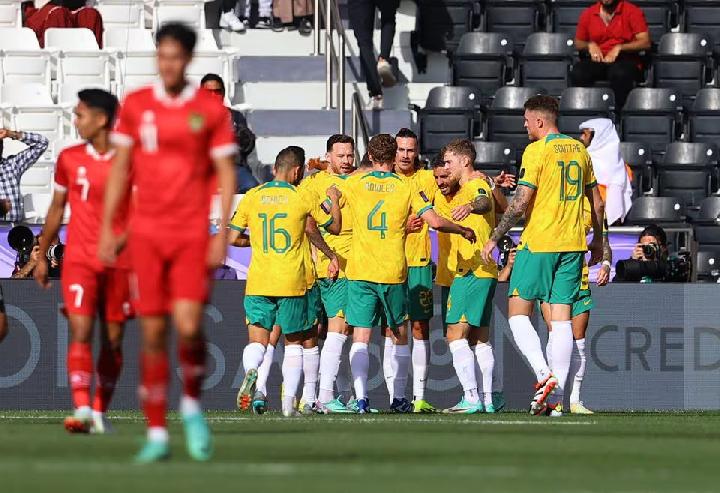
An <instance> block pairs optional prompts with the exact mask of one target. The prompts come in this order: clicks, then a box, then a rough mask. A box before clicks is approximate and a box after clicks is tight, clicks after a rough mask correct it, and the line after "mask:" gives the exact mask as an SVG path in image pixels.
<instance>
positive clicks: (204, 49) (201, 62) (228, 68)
mask: <svg viewBox="0 0 720 493" xmlns="http://www.w3.org/2000/svg"><path fill="white" fill-rule="evenodd" d="M208 73H212V74H218V75H220V77H222V78H223V80H224V81H225V85H226V87H227V97H228V99H229V100H230V101H233V98H234V96H235V83H234V77H233V76H232V64H231V63H230V58H229V57H228V55H227V53H226V52H225V51H223V50H221V49H220V48H218V45H217V42H216V41H215V37H214V36H213V32H212V30H211V29H200V30H199V31H198V40H197V45H196V47H195V52H194V53H193V60H192V62H191V63H190V66H189V67H188V69H187V75H188V78H189V79H190V80H193V81H195V82H198V83H199V82H200V79H202V78H203V76H204V75H205V74H208Z"/></svg>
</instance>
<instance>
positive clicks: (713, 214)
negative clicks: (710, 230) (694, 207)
mask: <svg viewBox="0 0 720 493" xmlns="http://www.w3.org/2000/svg"><path fill="white" fill-rule="evenodd" d="M697 221H698V222H703V223H707V224H715V225H718V226H720V197H718V196H714V197H708V198H706V199H705V200H703V201H702V203H701V204H700V212H699V213H698V216H697Z"/></svg>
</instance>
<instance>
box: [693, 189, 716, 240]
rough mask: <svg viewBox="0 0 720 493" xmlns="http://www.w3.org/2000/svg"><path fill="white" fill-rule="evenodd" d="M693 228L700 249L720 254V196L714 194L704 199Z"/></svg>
mask: <svg viewBox="0 0 720 493" xmlns="http://www.w3.org/2000/svg"><path fill="white" fill-rule="evenodd" d="M693 230H694V232H695V241H697V242H698V244H699V249H700V250H705V251H712V252H715V253H717V254H720V197H718V196H712V197H708V198H706V199H705V200H703V201H702V203H701V204H700V211H699V212H698V214H697V216H696V217H695V219H694V220H693Z"/></svg>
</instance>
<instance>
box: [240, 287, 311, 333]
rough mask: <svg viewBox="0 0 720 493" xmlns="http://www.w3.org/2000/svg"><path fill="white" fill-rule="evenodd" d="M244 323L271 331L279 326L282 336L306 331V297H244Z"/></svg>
mask: <svg viewBox="0 0 720 493" xmlns="http://www.w3.org/2000/svg"><path fill="white" fill-rule="evenodd" d="M243 304H244V305H245V321H246V322H247V324H248V325H250V324H252V325H259V326H260V327H262V328H263V329H265V330H268V331H271V330H272V329H273V326H275V325H279V326H280V329H281V330H282V333H283V334H293V333H295V332H303V331H305V330H307V328H308V327H307V314H308V309H307V296H306V295H303V296H256V295H249V296H245V301H244V303H243Z"/></svg>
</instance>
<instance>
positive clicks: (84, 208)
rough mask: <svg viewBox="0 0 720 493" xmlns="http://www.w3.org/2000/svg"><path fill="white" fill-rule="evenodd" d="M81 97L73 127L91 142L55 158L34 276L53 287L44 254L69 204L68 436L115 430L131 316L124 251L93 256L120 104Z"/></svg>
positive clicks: (99, 96)
mask: <svg viewBox="0 0 720 493" xmlns="http://www.w3.org/2000/svg"><path fill="white" fill-rule="evenodd" d="M78 98H79V102H78V104H77V107H76V108H75V127H76V128H77V130H78V134H80V137H82V138H83V140H85V141H86V142H85V143H83V144H78V145H75V146H72V147H69V148H67V149H65V150H63V151H62V152H61V153H60V156H59V157H58V161H57V167H56V171H55V192H54V194H53V200H52V204H51V205H50V209H49V211H48V214H47V218H46V220H45V226H44V228H43V232H42V234H41V235H40V252H39V258H38V263H37V265H36V266H35V269H34V272H33V274H34V277H35V279H36V280H37V281H38V283H39V284H40V285H41V286H43V287H48V286H49V283H48V260H47V252H48V248H49V247H50V243H51V242H52V241H53V239H54V238H55V237H56V236H57V234H58V231H59V229H60V225H61V223H62V219H63V212H64V210H65V204H67V203H69V204H70V207H71V208H72V218H71V219H70V224H69V225H68V236H67V246H66V251H65V255H64V259H63V275H62V283H61V284H62V293H63V299H64V300H65V313H66V314H67V317H68V320H69V322H70V333H71V341H70V347H69V348H68V356H67V370H68V376H69V378H70V388H71V389H72V399H73V405H74V407H75V412H74V414H73V415H72V416H68V417H67V418H66V419H65V428H66V429H67V430H68V431H69V432H71V433H88V432H93V433H107V432H109V431H110V427H109V423H108V422H107V420H106V419H105V411H107V408H108V406H109V404H110V399H111V398H112V395H113V391H114V389H115V383H116V382H117V379H118V376H119V375H120V370H121V369H122V337H123V324H124V322H125V320H126V319H127V318H128V317H129V316H130V315H131V313H130V289H129V282H128V273H129V271H128V269H129V264H128V261H127V258H125V257H126V255H120V256H119V257H118V259H117V261H116V262H113V263H112V264H108V265H103V264H101V263H100V261H99V260H98V259H97V256H96V255H95V252H96V250H97V246H98V237H99V233H100V221H101V218H102V209H103V197H104V195H105V183H106V181H107V177H108V174H109V172H110V165H111V158H112V155H113V151H112V150H111V148H110V129H111V128H112V124H113V120H114V118H115V113H116V111H117V106H118V102H117V99H116V98H115V96H113V95H112V94H110V93H108V92H105V91H103V90H101V89H85V90H83V91H80V93H78ZM123 219H124V217H122V218H120V220H119V221H116V224H114V229H115V231H116V232H118V233H119V234H122V232H123V231H124V229H125V224H124V220H123ZM98 314H99V315H100V329H101V330H100V334H101V341H102V344H101V347H100V355H99V358H98V360H97V366H96V368H95V371H96V374H97V380H96V382H95V398H94V400H93V402H92V408H91V407H90V384H91V382H92V378H93V355H92V335H93V326H94V324H95V316H96V315H98Z"/></svg>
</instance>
